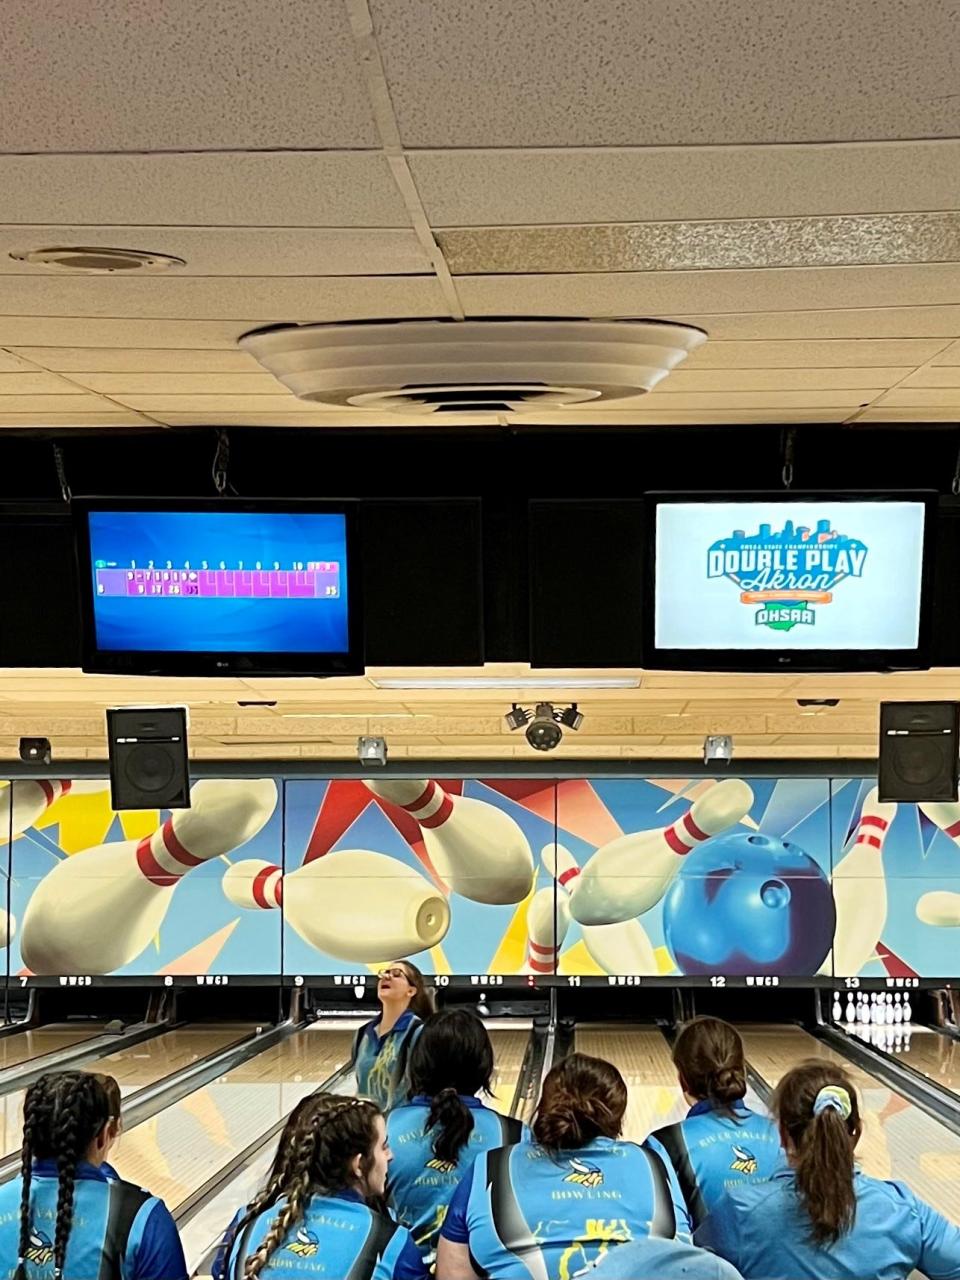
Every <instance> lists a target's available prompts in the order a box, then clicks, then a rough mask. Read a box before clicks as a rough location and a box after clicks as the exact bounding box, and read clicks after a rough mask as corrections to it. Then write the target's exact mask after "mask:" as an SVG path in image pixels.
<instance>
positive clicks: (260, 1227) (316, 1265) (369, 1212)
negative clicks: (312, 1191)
mask: <svg viewBox="0 0 960 1280" xmlns="http://www.w3.org/2000/svg"><path fill="white" fill-rule="evenodd" d="M283 1204H284V1201H283V1200H278V1201H277V1203H276V1204H274V1205H271V1206H270V1208H269V1209H265V1210H264V1212H263V1213H261V1214H260V1215H259V1217H256V1218H253V1219H252V1220H251V1221H250V1222H249V1223H247V1225H246V1226H245V1227H244V1228H243V1229H242V1230H241V1231H240V1233H239V1235H237V1237H236V1239H234V1240H233V1241H232V1243H231V1244H230V1247H229V1249H228V1250H226V1251H225V1252H226V1256H225V1257H224V1256H223V1255H222V1254H221V1255H220V1256H218V1259H217V1261H216V1262H215V1263H214V1266H213V1274H214V1277H215V1278H216V1280H221V1278H222V1280H243V1272H244V1266H245V1264H246V1260H247V1258H248V1257H249V1256H250V1254H252V1253H255V1252H256V1251H257V1249H258V1247H259V1245H260V1242H261V1241H262V1240H263V1238H264V1236H265V1235H266V1234H267V1232H268V1231H269V1230H270V1224H271V1223H272V1222H273V1220H274V1219H275V1218H276V1216H277V1214H278V1213H279V1212H280V1210H281V1209H282V1208H283ZM238 1216H239V1217H241V1218H242V1217H243V1214H242V1213H241V1214H240V1215H238ZM236 1221H237V1219H235V1220H234V1222H235V1223H236ZM260 1275H261V1276H263V1277H265V1280H278V1278H279V1277H283V1280H299V1278H300V1277H304V1278H307V1277H309V1280H324V1278H326V1280H426V1275H427V1271H426V1268H425V1267H424V1265H423V1260H422V1258H421V1257H420V1251H419V1249H418V1248H417V1247H416V1245H415V1244H414V1243H413V1240H412V1239H411V1238H410V1232H409V1231H407V1229H406V1228H405V1227H401V1226H398V1225H397V1223H395V1222H394V1221H393V1219H392V1218H388V1217H387V1216H386V1215H385V1214H381V1213H376V1212H375V1211H374V1210H373V1209H371V1208H370V1207H369V1206H368V1205H367V1204H366V1203H365V1202H364V1200H363V1199H362V1197H361V1196H360V1195H359V1194H358V1193H357V1192H355V1191H347V1190H345V1191H341V1192H340V1193H339V1195H335V1196H311V1197H310V1199H309V1200H308V1201H307V1204H306V1208H305V1211H304V1215H303V1217H302V1218H301V1220H300V1221H299V1222H298V1223H297V1224H296V1225H295V1226H293V1227H291V1229H290V1230H289V1231H288V1232H287V1234H286V1236H284V1238H283V1240H282V1241H281V1242H280V1245H279V1246H278V1248H277V1249H276V1250H275V1252H274V1253H273V1254H272V1256H271V1258H270V1260H269V1262H268V1263H267V1265H266V1266H265V1267H264V1268H263V1270H262V1271H261V1272H260Z"/></svg>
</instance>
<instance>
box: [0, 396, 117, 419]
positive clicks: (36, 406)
mask: <svg viewBox="0 0 960 1280" xmlns="http://www.w3.org/2000/svg"><path fill="white" fill-rule="evenodd" d="M101 409H102V410H105V411H106V412H108V413H109V412H111V411H113V412H114V413H116V412H117V406H116V405H114V404H109V403H108V402H107V401H105V400H101V399H100V397H99V396H94V395H82V394H81V395H70V394H69V393H67V394H66V395H54V396H49V395H33V396H31V395H25V396H20V395H5V396H0V413H5V414H11V413H20V412H21V411H22V412H24V413H45V412H46V411H47V410H49V411H50V413H61V414H63V413H71V412H72V411H73V410H77V411H78V412H80V413H84V412H86V413H97V412H99V411H100V410H101Z"/></svg>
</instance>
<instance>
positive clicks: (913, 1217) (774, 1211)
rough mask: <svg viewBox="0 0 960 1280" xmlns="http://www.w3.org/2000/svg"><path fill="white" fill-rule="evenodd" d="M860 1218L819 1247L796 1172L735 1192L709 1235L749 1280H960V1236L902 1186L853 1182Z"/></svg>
mask: <svg viewBox="0 0 960 1280" xmlns="http://www.w3.org/2000/svg"><path fill="white" fill-rule="evenodd" d="M854 1191H855V1194H856V1198H857V1213H856V1219H855V1221H854V1224H853V1227H852V1228H851V1230H850V1231H848V1232H846V1233H845V1234H844V1235H842V1236H841V1237H840V1239H839V1240H838V1241H837V1242H836V1243H835V1244H823V1245H818V1244H814V1243H813V1241H812V1240H811V1237H810V1220H809V1218H808V1217H807V1214H806V1212H805V1211H804V1208H803V1203H802V1201H801V1199H800V1197H799V1196H798V1194H797V1190H796V1179H795V1175H794V1172H793V1170H792V1169H784V1170H780V1171H778V1172H777V1173H776V1174H774V1176H773V1178H771V1180H770V1181H769V1182H767V1183H761V1184H760V1185H758V1186H744V1187H736V1188H734V1189H732V1190H730V1191H728V1192H727V1193H726V1195H725V1196H724V1198H723V1199H722V1200H721V1202H720V1204H719V1205H718V1206H717V1208H716V1210H715V1212H714V1213H713V1214H712V1215H711V1217H710V1219H709V1222H708V1224H707V1228H706V1232H705V1235H704V1243H705V1244H709V1245H710V1247H711V1248H712V1249H714V1250H715V1251H716V1252H717V1253H718V1254H720V1255H721V1256H722V1257H724V1258H726V1259H727V1260H728V1261H729V1262H731V1263H733V1265H734V1266H735V1267H737V1268H738V1270H739V1271H740V1272H741V1273H742V1275H743V1276H744V1277H745V1280H906V1277H907V1276H909V1275H910V1273H911V1272H912V1271H914V1270H917V1271H920V1272H921V1273H922V1274H923V1275H925V1276H928V1277H929V1280H960V1230H958V1229H957V1227H955V1226H954V1225H953V1223H952V1222H948V1221H947V1219H946V1218H944V1217H942V1216H941V1215H940V1214H939V1213H937V1212H936V1210H935V1209H932V1208H931V1207H930V1205H928V1204H925V1203H924V1201H923V1200H919V1199H918V1198H917V1197H916V1196H915V1195H914V1194H913V1192H912V1191H911V1190H910V1189H909V1187H906V1186H904V1184H903V1183H902V1182H881V1181H880V1180H879V1179H878V1178H868V1177H867V1176H866V1174H863V1173H860V1172H857V1173H856V1174H855V1175H854Z"/></svg>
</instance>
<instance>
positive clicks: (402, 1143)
mask: <svg viewBox="0 0 960 1280" xmlns="http://www.w3.org/2000/svg"><path fill="white" fill-rule="evenodd" d="M460 1101H461V1102H462V1103H463V1104H464V1105H465V1106H467V1107H469V1108H470V1111H471V1114H472V1115H473V1131H472V1133H471V1134H470V1137H469V1138H468V1139H467V1142H466V1145H465V1146H464V1147H463V1148H462V1149H461V1151H460V1154H459V1156H458V1158H457V1161H456V1163H449V1162H447V1161H444V1160H440V1159H438V1158H437V1156H436V1155H435V1154H434V1151H433V1143H434V1139H435V1138H436V1136H437V1131H436V1130H435V1129H428V1128H427V1127H426V1125H427V1119H428V1117H429V1115H430V1099H429V1098H425V1097H418V1098H414V1099H413V1100H412V1101H411V1102H410V1103H409V1105H408V1106H405V1107H396V1108H395V1109H394V1110H393V1111H391V1112H390V1115H389V1116H388V1117H387V1140H388V1141H389V1143H390V1149H391V1150H392V1152H393V1160H392V1161H391V1163H390V1173H389V1180H388V1183H387V1196H388V1198H389V1202H390V1207H391V1209H393V1211H394V1213H395V1214H396V1217H397V1220H398V1221H399V1222H402V1223H403V1225H404V1226H405V1227H408V1228H409V1229H410V1231H411V1233H412V1235H413V1239H414V1243H415V1244H416V1245H417V1247H418V1248H419V1249H420V1251H421V1253H422V1254H423V1256H424V1258H425V1259H427V1260H428V1261H432V1259H433V1255H434V1253H435V1252H436V1247H437V1239H438V1237H439V1235H440V1228H441V1227H442V1226H443V1220H444V1218H445V1217H446V1214H447V1206H448V1205H449V1203H450V1198H451V1196H452V1195H453V1193H454V1191H455V1190H456V1188H457V1183H458V1182H459V1181H460V1179H461V1178H462V1177H463V1175H464V1173H465V1171H466V1169H467V1168H468V1166H469V1165H470V1162H471V1161H472V1160H473V1158H474V1157H475V1156H477V1155H479V1154H480V1153H481V1152H482V1151H488V1150H490V1149H491V1148H493V1147H502V1146H507V1145H510V1144H513V1143H516V1142H520V1141H529V1140H530V1133H529V1130H528V1129H527V1128H526V1126H525V1125H523V1124H521V1122H520V1121H519V1120H514V1119H511V1118H509V1117H507V1116H502V1115H500V1114H499V1112H496V1111H492V1110H491V1109H490V1108H489V1107H485V1106H484V1105H483V1104H482V1103H481V1101H480V1099H479V1098H472V1097H463V1096H461V1098H460Z"/></svg>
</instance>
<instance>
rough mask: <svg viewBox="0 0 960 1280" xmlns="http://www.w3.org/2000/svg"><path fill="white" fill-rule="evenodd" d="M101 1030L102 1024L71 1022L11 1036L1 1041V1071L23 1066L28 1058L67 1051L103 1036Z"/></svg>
mask: <svg viewBox="0 0 960 1280" xmlns="http://www.w3.org/2000/svg"><path fill="white" fill-rule="evenodd" d="M103 1027H104V1024H103V1023H102V1022H77V1023H73V1022H70V1023H63V1024H60V1025H56V1024H51V1025H50V1026H49V1027H33V1028H31V1029H30V1030H29V1031H20V1032H18V1033H17V1035H14V1036H4V1037H3V1039H0V1071H3V1070H6V1069H7V1068H8V1067H19V1066H22V1065H23V1064H24V1063H25V1062H29V1061H30V1059H31V1058H40V1057H43V1055H44V1054H47V1053H59V1051H60V1050H61V1049H70V1048H72V1047H73V1046H74V1045H78V1044H80V1042H81V1041H83V1040H93V1039H94V1038H95V1037H96V1036H102V1035H103Z"/></svg>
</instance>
